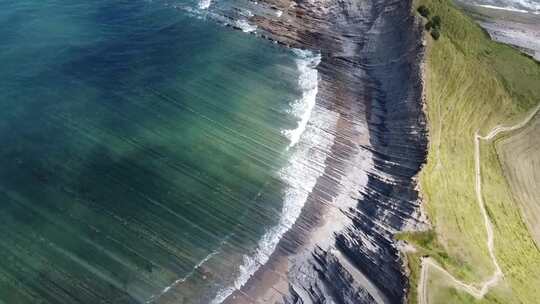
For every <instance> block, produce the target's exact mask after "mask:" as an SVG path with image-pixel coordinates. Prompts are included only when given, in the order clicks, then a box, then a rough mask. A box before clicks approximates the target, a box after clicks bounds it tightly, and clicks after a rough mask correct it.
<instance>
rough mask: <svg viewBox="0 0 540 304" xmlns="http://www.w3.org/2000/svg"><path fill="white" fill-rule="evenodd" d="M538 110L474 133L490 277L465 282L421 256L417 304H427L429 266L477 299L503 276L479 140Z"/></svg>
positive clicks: (537, 108)
mask: <svg viewBox="0 0 540 304" xmlns="http://www.w3.org/2000/svg"><path fill="white" fill-rule="evenodd" d="M539 110H540V105H538V106H537V107H536V108H535V109H534V110H533V111H532V112H531V114H529V115H528V116H527V117H525V119H524V120H522V121H521V122H519V123H517V124H515V125H513V126H504V125H497V126H495V127H494V128H493V129H492V130H491V131H490V132H489V133H488V134H487V135H486V136H481V135H480V134H479V133H478V131H476V133H475V134H474V161H475V168H474V170H475V176H476V184H475V190H476V200H477V201H478V205H479V206H480V211H481V212H482V216H483V218H484V226H485V228H486V234H487V240H486V244H487V248H488V252H489V256H490V258H491V261H492V262H493V265H494V266H495V271H494V272H493V274H492V275H491V277H489V278H488V279H486V280H485V281H483V282H480V283H478V284H467V283H465V282H462V281H460V280H458V279H457V278H455V277H454V276H453V275H452V274H450V273H449V272H448V271H446V270H445V269H444V268H442V267H441V266H439V265H438V264H437V262H436V261H435V260H433V259H432V258H430V257H425V258H422V263H421V264H422V269H421V272H420V279H419V281H418V303H419V304H428V295H427V284H428V283H427V282H428V274H429V268H430V267H431V268H433V269H436V270H438V271H440V272H441V273H442V274H443V275H445V276H447V277H448V278H449V279H450V280H451V281H452V283H454V285H455V286H456V287H457V288H459V289H461V290H463V291H465V292H467V293H468V294H470V295H472V296H473V297H475V298H477V299H481V298H483V297H484V296H485V295H486V293H487V292H488V291H489V289H490V288H491V287H493V286H495V285H497V283H498V282H499V281H500V279H501V278H502V277H503V272H502V270H501V267H500V265H499V262H498V261H497V257H496V256H495V246H494V235H493V225H492V223H491V220H490V219H489V216H488V214H487V211H486V206H485V204H484V198H483V197H482V174H481V172H480V140H486V141H490V140H491V139H493V138H494V137H495V136H497V135H498V134H499V133H502V132H510V131H514V130H517V129H520V128H522V127H524V126H525V125H526V124H527V123H528V122H529V121H530V120H531V119H532V118H533V117H534V116H535V115H536V113H537V112H538V111H539ZM476 286H480V287H476Z"/></svg>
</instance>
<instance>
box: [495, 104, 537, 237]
mask: <svg viewBox="0 0 540 304" xmlns="http://www.w3.org/2000/svg"><path fill="white" fill-rule="evenodd" d="M514 133H515V134H512V135H511V136H507V137H505V138H502V139H500V140H499V141H497V143H496V147H497V154H498V155H499V159H500V160H501V163H502V165H503V171H504V175H505V177H506V179H507V180H508V183H509V184H510V188H511V189H512V194H514V197H515V199H516V201H517V202H518V204H519V206H520V208H521V213H522V215H523V218H524V221H525V223H526V224H527V227H528V228H529V231H530V232H531V235H532V237H533V239H534V240H535V242H536V245H537V246H540V186H539V185H540V114H537V115H536V117H535V119H534V120H533V121H532V122H531V123H530V125H529V126H527V127H525V128H523V129H521V130H519V131H516V132H514Z"/></svg>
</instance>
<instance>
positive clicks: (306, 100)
mask: <svg viewBox="0 0 540 304" xmlns="http://www.w3.org/2000/svg"><path fill="white" fill-rule="evenodd" d="M294 52H295V54H296V55H297V56H298V57H299V58H298V59H297V60H296V66H297V67H298V70H299V71H300V77H299V78H298V86H299V87H300V89H301V90H302V97H301V98H299V99H297V100H295V101H294V103H293V104H292V107H291V112H292V114H293V115H294V116H296V117H298V118H300V121H299V122H298V126H297V127H296V128H295V129H292V130H284V131H283V135H285V136H287V138H289V140H290V144H289V148H290V147H292V146H294V145H295V144H296V143H297V142H298V140H299V139H300V136H301V135H302V133H304V131H305V129H306V126H307V123H308V121H309V117H310V116H311V113H312V111H313V107H314V106H315V100H316V96H317V91H318V85H317V84H318V73H317V68H316V67H317V65H318V64H319V62H320V61H321V56H320V55H313V53H311V52H310V51H304V50H298V49H295V50H294Z"/></svg>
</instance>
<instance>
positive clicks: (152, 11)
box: [0, 0, 324, 304]
mask: <svg viewBox="0 0 540 304" xmlns="http://www.w3.org/2000/svg"><path fill="white" fill-rule="evenodd" d="M227 1H228V0H227ZM227 1H220V3H219V5H220V6H221V8H219V7H218V8H219V9H213V5H214V3H212V2H208V1H202V2H188V1H171V0H154V1H151V0H130V1H122V0H121V1H108V0H95V1H82V0H73V1H69V2H66V1H57V0H40V1H37V0H17V1H14V0H5V1H2V2H1V3H0V37H1V38H0V64H1V67H2V73H1V74H0V90H1V92H2V95H1V96H2V97H1V98H0V106H1V111H0V138H1V139H2V145H1V148H0V167H1V168H2V169H1V170H0V201H1V203H0V233H1V234H2V237H1V238H0V303H2V304H4V303H6V304H11V303H17V304H26V303H54V304H62V303H92V304H94V303H115V304H117V303H220V302H221V300H223V299H224V298H225V297H226V296H228V295H229V294H230V293H231V292H232V291H234V290H235V289H236V288H239V287H240V286H242V284H244V283H245V281H246V280H247V279H248V278H249V276H250V275H252V274H253V273H254V272H255V271H256V269H257V268H258V267H260V266H261V265H262V264H264V263H265V262H266V260H267V259H268V256H269V254H271V252H272V251H273V250H274V249H275V247H276V245H277V242H278V241H279V239H280V237H281V236H282V235H283V234H284V233H285V232H286V231H287V230H288V229H289V228H290V227H291V226H292V224H293V223H294V221H295V220H296V218H297V217H298V215H299V214H300V210H301V209H302V206H303V204H304V202H305V200H306V198H307V195H308V193H309V191H310V190H311V188H312V187H313V185H314V183H315V182H314V181H315V179H316V178H317V174H318V172H317V170H318V169H314V168H313V167H312V166H310V164H309V162H308V160H307V158H309V157H313V155H312V154H310V151H312V150H313V149H314V146H315V145H316V144H317V145H320V144H321V140H320V138H319V137H320V136H322V135H320V134H318V133H317V130H316V129H314V128H310V123H309V121H310V117H311V114H312V111H313V108H314V104H315V96H316V94H317V80H318V76H317V70H316V66H317V64H318V62H319V59H320V57H319V55H318V54H315V53H313V52H309V51H302V50H291V49H287V48H284V47H280V46H278V45H276V44H274V43H272V42H270V41H267V40H264V39H260V38H258V37H256V36H255V35H252V34H249V33H250V32H253V31H257V29H256V28H255V27H254V26H252V25H250V24H249V23H248V22H247V21H246V19H243V18H242V17H241V15H242V14H240V15H239V17H238V19H235V20H232V21H231V20H230V19H227V18H225V17H222V16H221V15H220V9H222V8H223V7H225V6H226V5H227ZM243 14H249V11H248V10H246V11H245V12H243ZM231 22H232V24H231ZM225 23H229V25H234V26H236V27H238V28H240V29H242V31H238V30H233V29H232V28H231V27H228V26H225ZM318 136H319V137H318ZM320 157H324V156H320ZM323 162H324V160H323Z"/></svg>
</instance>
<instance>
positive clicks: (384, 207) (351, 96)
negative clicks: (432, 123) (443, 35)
mask: <svg viewBox="0 0 540 304" xmlns="http://www.w3.org/2000/svg"><path fill="white" fill-rule="evenodd" d="M260 5H262V7H263V9H261V11H262V12H265V11H268V10H270V11H272V10H277V11H279V12H282V13H281V14H275V15H271V14H264V13H263V14H257V11H255V14H254V15H253V16H252V17H250V18H249V22H250V24H253V25H255V26H256V27H257V32H258V33H257V35H259V36H262V37H263V38H267V39H270V40H273V41H275V42H277V43H279V44H282V45H285V46H288V47H292V48H300V49H308V50H312V51H315V52H320V53H321V57H322V58H321V63H320V64H319V66H318V67H317V70H318V71H319V88H318V89H319V93H318V95H317V99H316V106H315V109H314V111H323V112H328V113H332V115H336V116H337V117H338V122H337V126H336V128H335V129H332V128H330V129H324V130H322V131H323V132H329V133H331V134H332V135H333V136H334V142H333V144H332V147H331V149H330V153H329V154H328V156H327V158H326V161H325V163H326V164H325V166H324V168H325V169H324V173H323V174H322V175H321V176H320V177H319V178H318V179H317V184H316V185H315V187H314V188H313V191H311V193H310V194H309V197H308V200H307V201H306V203H305V205H304V207H303V209H302V212H301V214H300V217H299V218H298V219H297V221H296V222H295V223H294V226H293V228H292V229H290V230H289V231H287V232H286V233H285V235H284V236H283V237H282V239H281V240H280V241H279V244H278V246H277V248H276V250H275V251H274V252H273V253H272V255H271V256H270V258H269V260H268V262H267V263H266V264H264V265H262V266H261V267H260V268H259V269H258V270H257V271H256V272H255V274H254V275H253V276H252V277H251V278H250V279H249V280H248V282H247V283H246V284H245V285H244V286H243V287H242V288H240V290H236V291H235V292H234V293H233V294H232V295H231V296H229V297H228V298H227V299H226V300H225V301H224V302H223V303H226V304H233V303H238V304H242V303H297V302H298V301H303V302H304V303H309V302H312V301H313V302H315V301H317V300H322V299H327V300H331V299H333V298H336V299H339V301H340V302H344V303H373V302H375V303H401V302H403V301H404V300H405V299H406V294H407V290H408V279H407V275H406V274H407V269H406V265H405V262H404V254H402V253H401V249H400V245H399V244H398V243H397V241H396V240H395V239H394V237H393V235H394V234H395V233H397V232H402V231H410V230H418V229H420V230H423V229H424V227H426V225H427V222H426V219H425V217H424V216H423V213H422V210H421V203H420V201H419V198H418V191H417V179H416V178H415V177H416V176H417V174H418V173H419V170H420V166H421V165H422V164H423V163H424V160H425V157H426V151H427V138H426V134H427V133H426V130H425V129H426V126H425V124H426V123H425V117H424V114H423V110H422V107H423V103H422V102H420V101H421V96H422V94H423V89H422V88H423V85H422V80H421V70H420V69H421V67H420V66H421V58H423V43H422V28H421V24H419V21H418V20H416V19H415V17H414V15H413V13H412V11H411V3H408V1H407V3H401V2H400V1H393V2H391V3H387V2H385V1H373V3H362V4H358V3H354V2H353V1H346V2H345V3H338V2H337V1H335V2H334V1H329V2H315V1H314V2H303V3H299V4H297V5H293V2H290V1H287V0H285V1H280V0H269V1H265V2H263V3H261V4H260ZM265 8H266V9H265ZM231 19H232V18H231ZM260 30H262V33H260ZM396 40H397V41H396ZM400 42H401V43H400ZM396 44H398V45H399V46H398V47H396ZM389 59H390V60H389ZM312 124H313V121H312V120H310V121H309V122H308V125H312Z"/></svg>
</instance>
